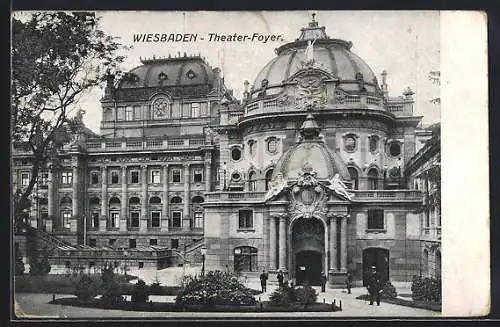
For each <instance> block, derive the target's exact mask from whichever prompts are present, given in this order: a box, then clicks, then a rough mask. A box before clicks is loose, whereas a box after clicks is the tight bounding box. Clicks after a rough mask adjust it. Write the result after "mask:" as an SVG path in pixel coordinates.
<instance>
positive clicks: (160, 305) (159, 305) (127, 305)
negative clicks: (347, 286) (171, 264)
mask: <svg viewBox="0 0 500 327" xmlns="http://www.w3.org/2000/svg"><path fill="white" fill-rule="evenodd" d="M50 303H52V304H60V305H69V306H77V307H87V308H99V309H115V310H127V311H146V312H147V311H150V312H151V311H155V312H331V311H340V308H339V307H337V306H332V304H325V303H314V304H311V305H307V306H303V305H296V304H294V305H290V306H283V307H282V306H274V305H271V304H270V303H269V302H261V303H257V304H256V305H246V306H245V305H241V306H239V305H183V306H180V305H177V304H175V303H173V302H146V303H133V302H125V301H124V302H119V303H115V304H109V303H105V302H104V301H101V300H99V299H92V300H86V301H84V300H79V299H77V298H75V297H71V298H69V297H68V298H59V299H56V300H55V301H51V302H50Z"/></svg>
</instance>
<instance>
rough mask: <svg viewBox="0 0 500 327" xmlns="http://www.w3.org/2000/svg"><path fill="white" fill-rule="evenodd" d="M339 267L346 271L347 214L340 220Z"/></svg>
mask: <svg viewBox="0 0 500 327" xmlns="http://www.w3.org/2000/svg"><path fill="white" fill-rule="evenodd" d="M340 269H341V270H342V271H347V216H342V218H341V220H340Z"/></svg>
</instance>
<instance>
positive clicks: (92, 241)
mask: <svg viewBox="0 0 500 327" xmlns="http://www.w3.org/2000/svg"><path fill="white" fill-rule="evenodd" d="M89 246H91V247H96V246H97V240H96V239H95V238H89Z"/></svg>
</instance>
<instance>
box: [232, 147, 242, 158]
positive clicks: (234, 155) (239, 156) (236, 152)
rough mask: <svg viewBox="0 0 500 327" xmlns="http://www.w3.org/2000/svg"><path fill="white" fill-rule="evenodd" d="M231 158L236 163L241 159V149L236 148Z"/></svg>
mask: <svg viewBox="0 0 500 327" xmlns="http://www.w3.org/2000/svg"><path fill="white" fill-rule="evenodd" d="M231 158H232V159H233V160H235V161H237V160H240V159H241V150H240V149H239V148H234V149H232V150H231Z"/></svg>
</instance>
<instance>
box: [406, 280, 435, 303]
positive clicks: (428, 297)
mask: <svg viewBox="0 0 500 327" xmlns="http://www.w3.org/2000/svg"><path fill="white" fill-rule="evenodd" d="M411 294H412V299H413V300H414V301H426V302H430V301H434V302H439V303H441V279H435V278H428V277H425V278H422V277H420V276H413V281H412V283H411Z"/></svg>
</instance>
